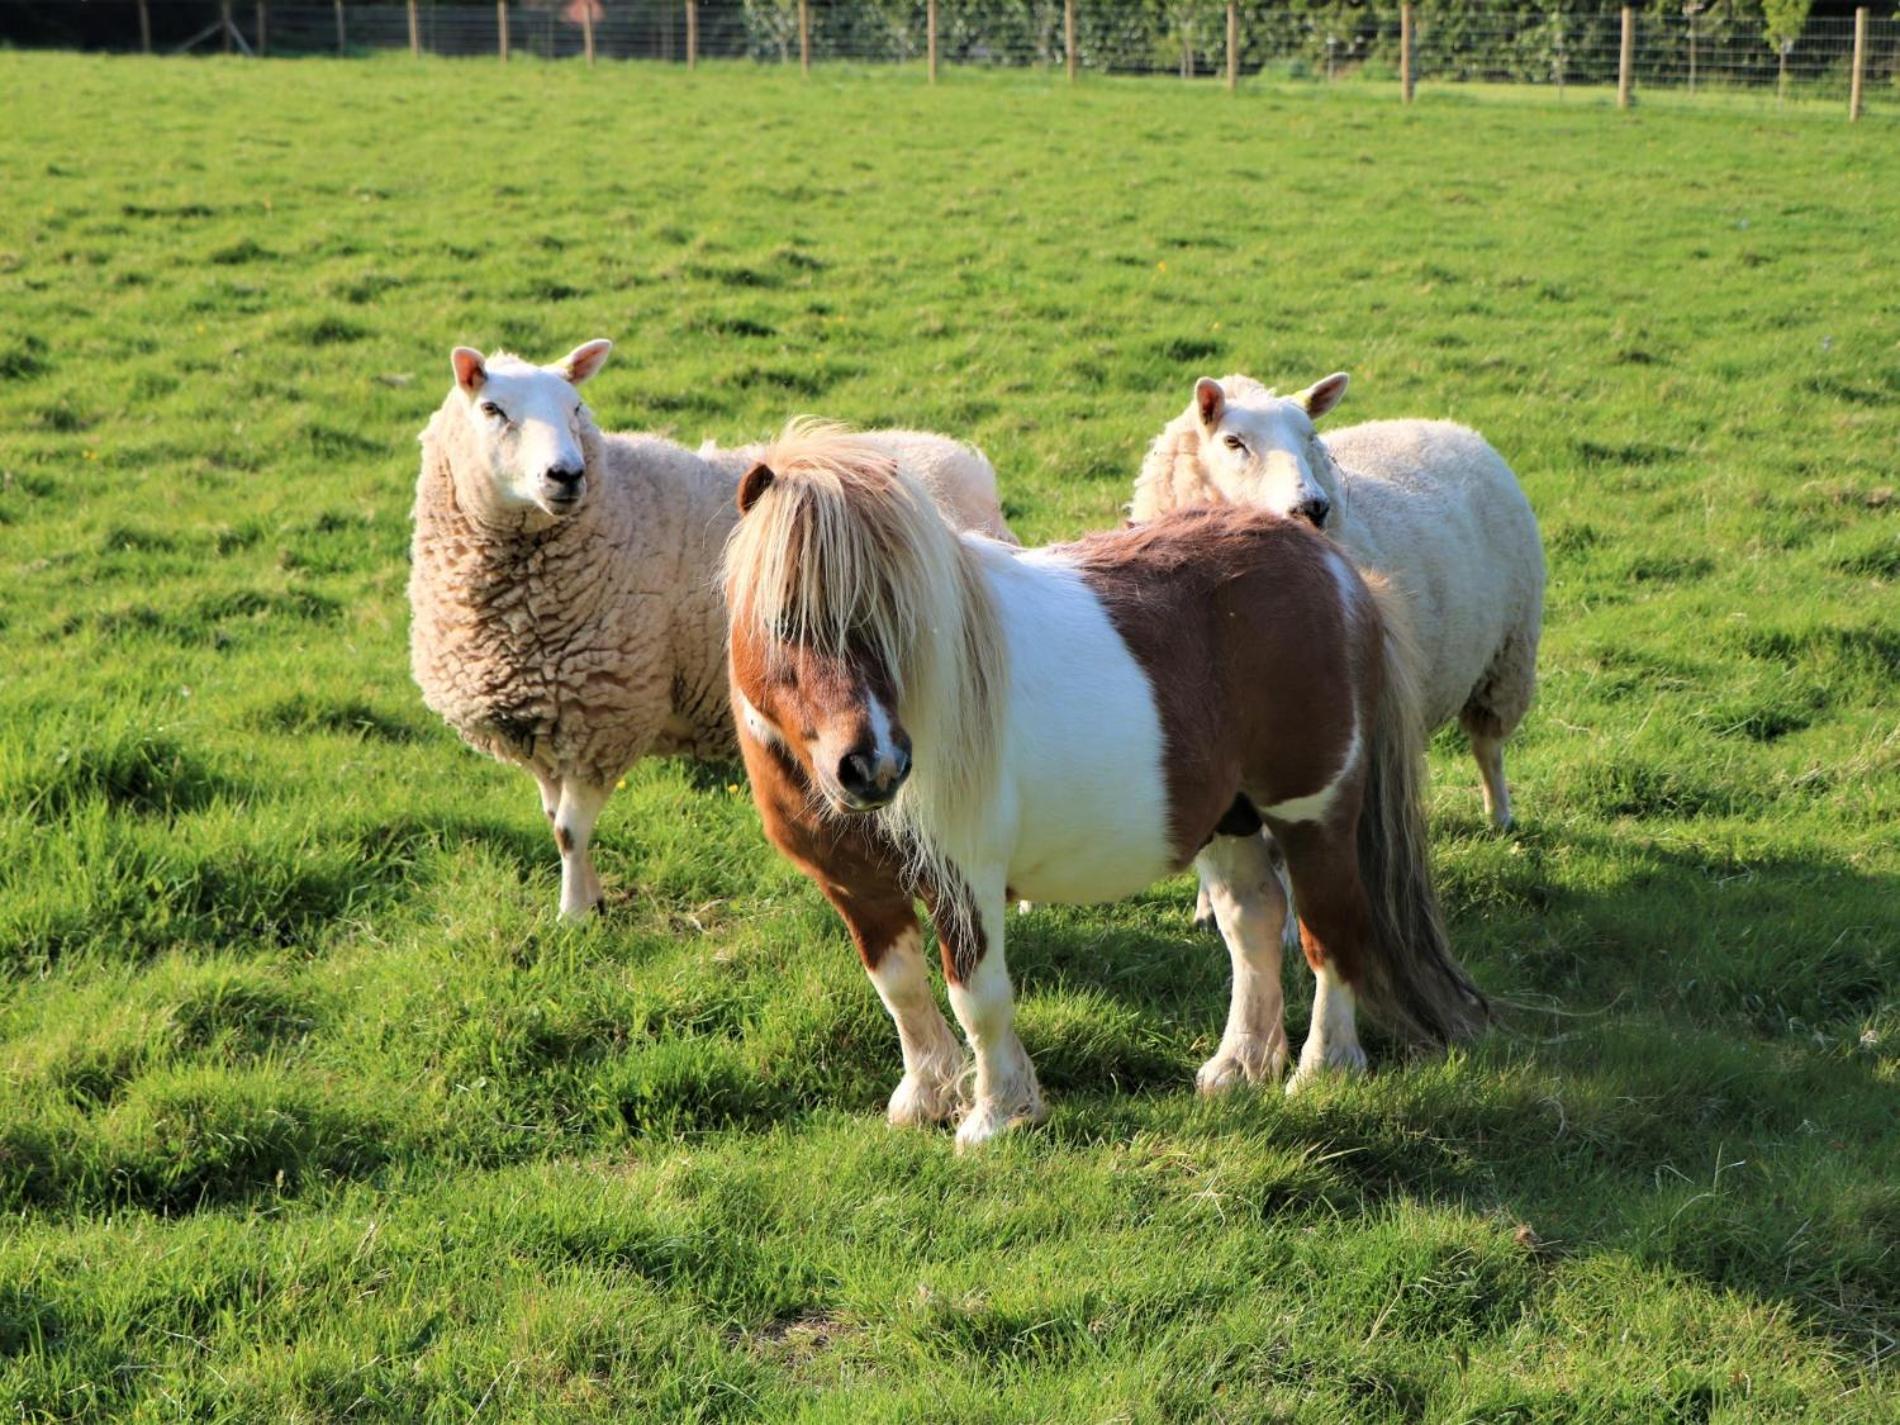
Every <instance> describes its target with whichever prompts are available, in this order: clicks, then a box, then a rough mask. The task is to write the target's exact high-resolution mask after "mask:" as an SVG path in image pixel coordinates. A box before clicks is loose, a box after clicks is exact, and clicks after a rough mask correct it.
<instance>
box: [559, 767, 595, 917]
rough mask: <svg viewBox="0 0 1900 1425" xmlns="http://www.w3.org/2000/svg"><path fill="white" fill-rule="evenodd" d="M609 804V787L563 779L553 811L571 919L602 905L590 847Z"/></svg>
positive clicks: (564, 903) (565, 913)
mask: <svg viewBox="0 0 1900 1425" xmlns="http://www.w3.org/2000/svg"><path fill="white" fill-rule="evenodd" d="M606 805H607V788H605V787H596V786H591V785H590V784H588V783H586V782H579V781H576V780H574V779H573V778H572V777H569V778H566V779H564V780H563V781H562V782H561V802H560V805H559V806H558V807H556V808H555V812H554V844H555V845H556V846H558V847H560V848H561V914H562V915H563V916H565V917H567V918H568V919H570V920H572V919H575V918H577V917H580V916H583V915H586V914H587V912H588V911H590V910H592V909H594V907H595V906H597V905H599V904H600V898H601V890H600V877H599V876H597V875H595V874H594V858H593V856H592V855H591V854H590V853H589V850H588V848H589V847H590V846H591V845H592V844H593V840H594V823H595V822H596V821H598V820H599V819H600V809H601V808H602V807H604V806H606Z"/></svg>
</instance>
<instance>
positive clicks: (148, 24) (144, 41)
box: [139, 0, 152, 54]
mask: <svg viewBox="0 0 1900 1425" xmlns="http://www.w3.org/2000/svg"><path fill="white" fill-rule="evenodd" d="M139 49H140V51H141V52H142V53H145V54H150V53H151V52H152V12H151V9H150V7H149V5H148V3H147V0H139Z"/></svg>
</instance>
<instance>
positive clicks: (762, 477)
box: [739, 460, 778, 515]
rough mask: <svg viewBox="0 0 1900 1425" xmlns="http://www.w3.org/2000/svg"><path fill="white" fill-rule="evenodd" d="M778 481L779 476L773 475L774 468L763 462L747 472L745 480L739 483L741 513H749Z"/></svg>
mask: <svg viewBox="0 0 1900 1425" xmlns="http://www.w3.org/2000/svg"><path fill="white" fill-rule="evenodd" d="M776 479H778V476H776V475H774V474H773V473H772V467H771V466H769V465H767V464H766V463H765V462H764V461H763V460H761V461H760V462H759V463H758V464H757V465H754V466H753V467H752V468H751V469H750V470H748V471H746V473H745V478H744V479H743V480H741V481H740V482H739V513H740V514H742V515H743V514H747V513H749V512H750V511H751V509H752V507H753V506H754V505H756V504H757V503H758V502H759V496H761V495H763V494H764V493H765V492H766V491H767V490H769V489H771V488H772V482H773V481H774V480H776Z"/></svg>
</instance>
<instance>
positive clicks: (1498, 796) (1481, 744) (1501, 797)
mask: <svg viewBox="0 0 1900 1425" xmlns="http://www.w3.org/2000/svg"><path fill="white" fill-rule="evenodd" d="M1471 755H1472V756H1473V757H1475V758H1477V759H1478V776H1479V777H1480V778H1481V779H1483V782H1484V810H1485V815H1487V816H1489V817H1490V818H1491V824H1492V825H1493V826H1495V827H1496V828H1497V829H1498V830H1499V831H1502V830H1504V828H1505V827H1507V826H1509V825H1510V824H1511V789H1510V787H1509V786H1507V785H1506V784H1505V781H1504V739H1503V738H1501V737H1487V736H1485V735H1484V734H1482V733H1474V734H1473V735H1472V738H1471Z"/></svg>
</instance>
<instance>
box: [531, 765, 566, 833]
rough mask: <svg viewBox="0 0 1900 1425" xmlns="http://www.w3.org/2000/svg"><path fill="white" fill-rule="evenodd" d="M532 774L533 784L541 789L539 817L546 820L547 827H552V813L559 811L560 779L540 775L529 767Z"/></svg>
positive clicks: (537, 770)
mask: <svg viewBox="0 0 1900 1425" xmlns="http://www.w3.org/2000/svg"><path fill="white" fill-rule="evenodd" d="M528 770H529V771H530V772H533V773H534V784H535V786H537V787H539V788H540V789H541V815H543V816H545V817H546V818H547V819H548V825H549V826H553V825H554V813H555V812H557V811H559V810H560V809H561V779H560V778H559V777H548V776H544V775H542V773H541V772H540V771H539V769H537V768H534V767H530V768H529V769H528Z"/></svg>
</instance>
